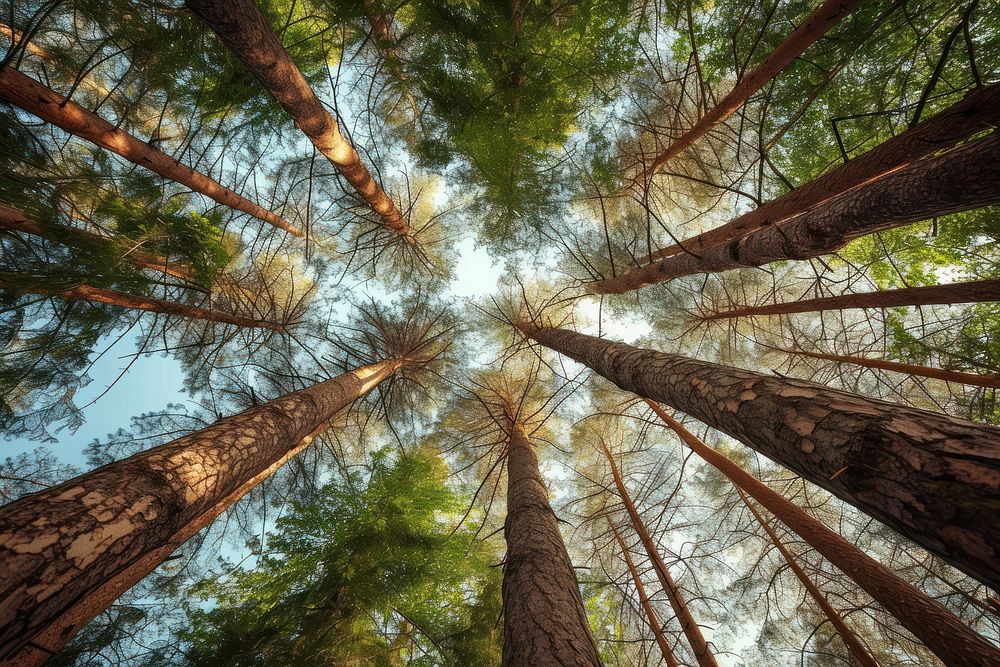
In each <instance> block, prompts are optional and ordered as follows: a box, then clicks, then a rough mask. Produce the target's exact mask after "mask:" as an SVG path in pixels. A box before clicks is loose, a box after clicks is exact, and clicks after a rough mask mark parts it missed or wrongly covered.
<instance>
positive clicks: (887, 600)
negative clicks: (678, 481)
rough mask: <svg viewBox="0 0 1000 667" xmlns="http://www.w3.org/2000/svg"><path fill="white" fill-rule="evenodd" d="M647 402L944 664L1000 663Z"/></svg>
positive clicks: (881, 569) (887, 573) (956, 623)
mask: <svg viewBox="0 0 1000 667" xmlns="http://www.w3.org/2000/svg"><path fill="white" fill-rule="evenodd" d="M646 404H647V405H649V407H651V408H652V409H653V411H654V412H655V413H656V414H657V416H658V417H659V418H660V419H661V420H663V422H664V423H666V424H667V426H669V427H670V428H671V429H673V430H674V432H675V433H677V435H679V436H680V438H681V439H682V440H683V441H684V443H685V444H686V445H687V446H688V447H690V448H691V450H692V451H693V452H694V453H695V454H697V455H698V456H699V457H701V458H702V459H703V460H705V461H706V462H707V463H708V464H710V465H711V466H713V467H714V468H715V469H717V470H718V471H719V472H721V473H722V474H723V475H725V476H726V477H727V478H728V479H729V481H731V482H732V483H733V484H735V485H736V487H737V488H738V489H740V490H742V491H743V492H745V493H746V494H747V495H749V496H750V497H751V498H753V499H754V500H756V501H757V502H759V503H760V504H761V505H763V506H764V507H765V508H767V510H768V511H769V512H771V513H772V514H774V515H775V516H776V517H778V519H779V520H780V521H781V522H782V523H784V524H785V525H786V526H788V527H789V528H790V529H792V530H793V531H794V532H795V533H797V534H798V535H799V537H801V538H802V539H803V540H805V541H806V542H807V543H808V544H809V546H811V547H812V548H813V549H815V550H816V551H817V552H818V553H819V554H820V555H822V556H823V557H824V558H826V559H827V560H828V561H830V562H831V563H833V564H834V565H835V566H836V567H837V568H839V569H840V570H841V571H843V572H844V574H846V575H847V576H848V577H850V578H851V579H852V580H853V581H854V582H855V583H857V584H858V586H860V587H861V588H862V589H863V590H864V591H865V592H866V593H868V594H869V595H871V596H872V598H874V600H875V601H876V602H878V603H879V604H881V605H882V606H883V607H885V608H886V609H887V610H888V611H889V613H891V614H892V615H893V616H895V617H896V619H897V620H899V622H900V623H901V624H902V625H903V627H905V628H906V629H907V630H909V631H910V632H912V633H913V634H914V635H915V636H916V637H917V638H918V639H919V640H920V641H922V642H923V643H924V644H926V645H927V647H928V648H929V649H931V650H932V651H933V652H934V653H935V654H936V655H937V656H938V657H940V658H941V660H943V661H944V662H945V664H947V665H975V666H981V667H985V666H986V665H995V664H1000V663H998V660H1000V650H998V649H997V648H996V647H995V646H993V645H992V644H990V643H989V642H988V641H986V640H985V639H983V638H982V637H980V636H979V635H978V634H976V633H975V632H973V631H972V630H971V629H970V628H969V627H968V626H967V625H965V624H964V623H963V622H962V621H961V620H959V619H958V618H956V617H955V616H954V614H952V613H951V612H950V611H948V610H947V609H945V608H944V607H942V606H941V605H940V604H939V603H938V602H936V601H935V600H932V599H931V598H930V597H928V596H927V595H925V594H924V593H922V592H920V591H919V590H917V589H916V588H914V587H913V586H912V585H910V584H909V583H907V582H905V581H903V580H902V579H900V578H899V577H898V576H896V574H895V573H893V572H892V571H891V570H889V569H888V568H886V567H885V566H884V565H882V564H881V563H879V562H878V561H876V560H875V559H874V558H872V557H871V556H869V555H868V554H866V553H865V552H864V551H862V550H861V549H859V548H858V547H856V546H855V545H853V544H851V543H850V542H848V541H847V540H845V539H844V538H843V537H841V536H840V535H838V534H837V533H835V532H834V531H832V530H830V529H829V528H827V527H826V526H824V525H823V524H822V523H820V522H819V521H817V520H816V519H815V518H813V517H812V516H810V515H809V514H808V513H807V512H805V511H804V510H802V509H800V508H799V507H797V506H796V505H794V504H792V503H791V502H790V501H789V500H787V499H786V498H785V497H784V496H782V495H781V494H780V493H778V492H777V491H775V490H774V489H772V488H771V487H769V486H767V485H766V484H764V483H763V482H761V481H760V480H759V479H757V478H756V477H754V476H753V475H751V474H749V473H748V472H746V471H745V470H743V469H742V468H740V467H739V466H738V465H736V464H735V463H733V462H732V461H731V460H729V459H728V458H726V457H725V456H723V455H722V454H720V453H719V452H717V451H715V450H714V449H712V448H711V447H709V446H708V445H706V444H705V443H703V442H702V441H701V440H699V439H698V438H696V437H695V436H694V435H693V434H692V433H691V432H690V431H688V430H687V429H686V428H684V427H683V426H682V425H681V424H680V423H678V422H677V420H675V419H674V418H672V417H671V416H670V415H668V414H667V413H666V412H665V411H664V410H663V408H661V407H660V406H659V405H657V404H656V403H654V402H653V401H651V400H649V399H646ZM842 636H843V635H842Z"/></svg>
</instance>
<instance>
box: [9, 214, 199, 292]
mask: <svg viewBox="0 0 1000 667" xmlns="http://www.w3.org/2000/svg"><path fill="white" fill-rule="evenodd" d="M0 229H9V230H12V231H17V232H22V233H24V234H31V235H32V236H40V237H42V238H45V239H49V240H50V241H56V242H58V243H70V244H74V245H75V244H77V243H79V244H81V245H97V244H106V243H111V242H112V241H113V240H114V239H113V238H111V237H108V236H102V235H100V234H95V233H93V232H88V231H86V230H83V229H77V228H75V227H68V226H62V225H60V226H59V227H58V228H57V229H49V228H46V227H42V226H41V225H39V224H38V223H37V222H35V221H34V220H30V219H28V216H26V215H25V214H24V212H23V211H19V210H18V209H16V208H11V207H10V206H4V205H3V204H0ZM123 259H127V260H128V261H129V262H131V263H132V264H134V265H135V266H138V267H139V268H141V269H150V270H151V271H156V272H157V273H165V274H167V275H168V276H173V277H175V278H179V279H181V280H184V281H186V282H192V283H193V282H195V275H194V271H192V270H191V267H188V266H184V265H183V264H179V263H177V262H171V261H170V260H168V259H167V258H166V257H160V256H159V255H154V254H153V253H148V252H145V251H143V250H133V251H132V252H130V253H128V254H127V255H125V256H124V257H123Z"/></svg>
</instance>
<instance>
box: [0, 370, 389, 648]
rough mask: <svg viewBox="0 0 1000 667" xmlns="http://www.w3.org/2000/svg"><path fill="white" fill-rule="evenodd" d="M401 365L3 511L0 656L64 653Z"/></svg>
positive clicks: (261, 411) (265, 409)
mask: <svg viewBox="0 0 1000 667" xmlns="http://www.w3.org/2000/svg"><path fill="white" fill-rule="evenodd" d="M400 365H401V362H395V361H386V362H382V363H379V364H374V365H371V366H364V367H362V368H359V369H357V370H355V371H352V372H350V373H345V374H344V375H340V376H338V377H336V378H333V379H331V380H326V381H325V382H321V383H319V384H316V385H313V386H312V387H309V388H307V389H303V390H300V391H297V392H294V393H292V394H288V395H287V396H283V397H281V398H278V399H276V400H274V401H271V402H269V403H265V404H264V405H261V406H258V407H255V408H251V409H250V410H247V411H245V412H242V413H240V414H238V415H234V416H232V417H227V418H226V419H223V420H220V421H218V422H216V423H215V424H213V425H212V426H209V427H208V428H205V429H202V430H201V431H198V432H196V433H192V434H191V435H187V436H184V437H182V438H179V439H177V440H174V441H173V442H170V443H167V444H165V445H161V446H160V447H155V448H153V449H151V450H148V451H145V452H141V453H139V454H136V455H134V456H131V457H129V458H127V459H124V460H122V461H117V462H115V463H111V464H109V465H106V466H104V467H102V468H98V469H96V470H93V471H91V472H88V473H86V474H84V475H81V476H79V477H76V478H75V479H72V480H70V481H68V482H65V483H63V484H60V485H58V486H55V487H51V488H49V489H46V490H44V491H41V492H39V493H36V494H33V495H30V496H26V497H24V498H21V499H19V500H17V501H15V502H13V503H11V504H9V505H6V506H4V507H3V508H0V600H2V603H0V662H3V661H5V660H10V661H12V662H15V663H17V664H24V665H34V664H40V663H41V662H42V661H43V660H44V659H45V658H46V657H47V655H46V651H47V652H48V653H54V652H56V651H58V650H59V649H61V648H62V646H63V645H65V643H66V642H67V641H68V640H69V639H70V638H71V637H72V636H73V634H75V632H76V631H78V630H79V629H80V627H82V626H83V625H84V624H85V623H87V622H88V621H89V620H90V619H92V618H93V617H94V616H96V615H97V614H99V613H100V612H101V611H102V610H103V609H104V608H105V607H106V606H107V605H108V604H110V603H111V602H112V601H114V599H115V598H116V597H117V596H119V595H121V593H123V592H124V591H126V590H127V589H128V588H130V587H131V586H133V585H135V584H136V583H138V582H139V581H140V580H141V579H142V578H143V577H144V576H145V575H147V574H148V573H149V572H151V571H152V570H153V569H155V568H156V566H157V565H159V564H160V563H161V562H162V561H163V559H164V558H166V557H167V556H168V555H169V554H170V552H171V551H173V550H174V549H176V548H177V547H178V546H180V544H182V543H183V542H184V541H185V540H186V539H188V538H189V537H191V536H192V535H194V534H195V533H196V532H197V531H198V530H199V529H201V528H202V527H204V526H205V525H207V524H208V523H209V522H210V521H211V520H212V519H213V518H215V517H216V516H217V515H218V514H219V513H220V512H222V511H223V510H224V509H225V508H226V507H228V506H229V505H231V504H232V503H233V502H235V501H236V500H237V499H238V498H239V497H240V496H242V495H243V494H245V493H246V492H247V491H249V490H250V489H251V488H253V486H255V485H256V484H258V483H259V482H261V481H263V479H265V478H266V477H267V476H268V475H270V474H271V473H273V472H274V471H275V470H277V469H278V467H280V466H281V465H282V464H283V463H284V462H285V461H287V460H288V459H289V458H291V456H293V455H294V454H295V453H297V452H298V451H300V450H301V449H303V448H304V447H305V446H306V445H308V444H309V442H311V440H312V438H313V437H314V436H315V435H316V434H318V433H319V432H320V431H322V430H323V429H324V428H326V425H327V423H328V422H329V421H330V420H331V418H333V416H334V415H336V414H337V413H338V412H339V411H341V410H342V409H344V408H346V407H347V406H349V405H350V404H351V403H352V402H353V401H355V400H357V399H358V398H360V397H361V396H364V395H365V394H366V393H368V392H369V391H370V390H371V389H372V388H373V387H375V386H376V385H378V384H379V383H380V382H381V381H382V380H384V379H385V378H387V377H388V376H389V375H391V374H392V373H393V372H395V370H396V369H397V368H399V367H400ZM32 645H38V646H42V647H44V649H45V651H41V650H38V649H37V648H34V647H33V646H32Z"/></svg>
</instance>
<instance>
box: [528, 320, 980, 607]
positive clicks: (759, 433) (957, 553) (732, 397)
mask: <svg viewBox="0 0 1000 667" xmlns="http://www.w3.org/2000/svg"><path fill="white" fill-rule="evenodd" d="M520 328H521V330H522V331H523V333H524V334H525V335H527V336H530V337H531V338H533V339H535V340H537V341H538V342H539V343H542V344H543V345H545V346H546V347H549V348H552V349H553V350H555V351H557V352H560V353H562V354H565V355H566V356H568V357H570V358H572V359H575V360H577V361H579V362H580V363H583V364H585V365H587V366H589V367H590V368H592V369H593V370H594V371H596V372H597V373H599V374H601V375H603V376H604V377H605V378H607V379H608V380H610V381H611V382H613V383H614V384H616V385H617V386H619V387H620V388H622V389H624V390H626V391H629V392H632V393H634V394H638V395H639V396H641V397H643V398H648V399H650V400H653V401H659V402H661V403H666V404H668V405H670V406H672V407H674V408H676V409H678V410H681V411H682V412H685V413H687V414H689V415H691V416H692V417H695V418H696V419H699V420H701V421H702V422H704V423H706V424H708V425H709V426H711V427H712V428H714V429H717V430H719V431H722V432H723V433H726V434H728V435H730V436H732V437H734V438H736V439H737V440H739V441H740V442H742V443H744V444H746V445H747V446H749V447H752V448H753V449H755V450H757V451H758V452H760V453H762V454H764V455H765V456H767V457H769V458H771V459H772V460H774V461H776V462H778V463H779V464H781V465H783V466H785V467H786V468H788V469H789V470H792V471H794V472H795V473H796V474H798V475H800V476H802V477H804V478H806V479H808V480H809V481H811V482H813V483H815V484H817V485H819V486H821V487H823V488H825V489H826V490H828V491H830V492H831V493H833V494H834V495H836V496H838V497H840V498H841V499H843V500H845V501H846V502H848V503H851V504H852V505H854V506H855V507H857V508H858V509H860V510H861V511H862V512H865V513H866V514H869V515H870V516H872V517H874V518H876V519H878V520H879V521H881V522H883V523H885V524H887V525H888V526H890V527H892V528H893V529H895V530H896V531H898V532H899V533H901V534H902V535H904V536H905V537H908V538H909V539H911V540H913V541H914V542H916V543H918V544H920V545H921V546H923V547H924V548H925V549H927V550H928V551H930V552H932V553H935V554H937V555H938V556H940V557H941V558H943V559H944V560H945V561H947V562H948V563H950V564H952V565H953V566H955V567H957V568H958V569H960V570H962V571H963V572H965V573H966V574H968V575H969V576H971V577H975V578H976V579H978V580H979V581H982V582H983V583H984V584H986V585H987V586H990V587H991V588H997V587H1000V522H996V521H984V520H983V517H992V516H1000V428H996V427H992V426H983V425H981V424H974V423H972V422H970V421H966V420H964V419H957V418H953V417H949V416H947V415H942V414H938V413H934V412H930V411H927V410H918V409H916V408H911V407H908V406H904V405H896V404H893V403H887V402H885V401H879V400H875V399H870V398H865V397H863V396H858V395H856V394H850V393H848V392H845V391H839V390H836V389H830V388H828V387H825V386H822V385H819V384H816V383H814V382H806V381H803V380H793V379H788V378H780V377H773V376H768V375H764V374H762V373H753V372H751V371H745V370H741V369H738V368H733V367H730V366H722V365H719V364H713V363H709V362H705V361H699V360H697V359H691V358H688V357H683V356H680V355H673V354H663V353H661V352H657V351H655V350H648V349H642V348H636V347H632V346H631V345H625V344H623V343H615V342H612V341H607V340H603V339H600V338H594V337H593V336H587V335H585V334H580V333H576V332H575V331H569V330H566V329H554V328H541V329H540V328H535V327H532V326H530V325H527V324H521V325H520Z"/></svg>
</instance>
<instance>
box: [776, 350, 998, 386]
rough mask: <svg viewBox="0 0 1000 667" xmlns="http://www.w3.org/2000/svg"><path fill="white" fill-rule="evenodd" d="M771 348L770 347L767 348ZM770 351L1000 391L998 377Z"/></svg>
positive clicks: (803, 351)
mask: <svg viewBox="0 0 1000 667" xmlns="http://www.w3.org/2000/svg"><path fill="white" fill-rule="evenodd" d="M768 347H771V346H768ZM771 349H774V350H777V351H778V352H784V353H785V354H797V355H799V356H802V357H810V358H812V359H823V360H825V361H836V362H840V363H844V364H855V365H857V366H866V367H868V368H880V369H882V370H885V371H895V372H896V373H906V374H908V375H919V376H920V377H926V378H934V379H935V380H944V381H945V382H958V383H961V384H971V385H975V386H977V387H988V388H991V389H1000V375H983V374H980V373H963V372H962V371H949V370H945V369H943V368H928V367H926V366H917V365H915V364H904V363H901V362H898V361H883V360H882V359H866V358H864V357H852V356H846V355H840V354H826V353H825V352H806V351H805V350H785V349H783V348H780V347H772V348H771Z"/></svg>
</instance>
